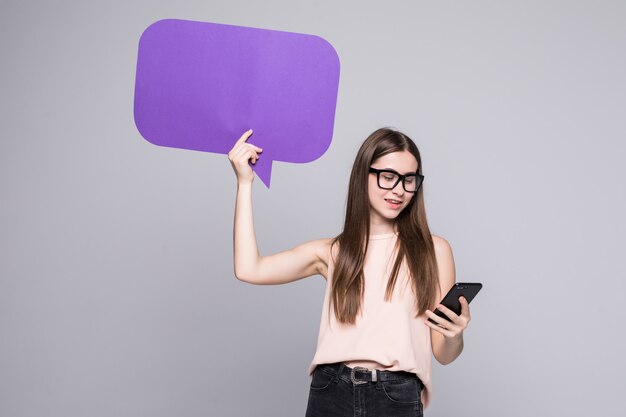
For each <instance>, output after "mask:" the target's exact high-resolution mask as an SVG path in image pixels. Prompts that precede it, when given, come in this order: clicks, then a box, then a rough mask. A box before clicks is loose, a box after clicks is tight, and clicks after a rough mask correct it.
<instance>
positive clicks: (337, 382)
mask: <svg viewBox="0 0 626 417" xmlns="http://www.w3.org/2000/svg"><path fill="white" fill-rule="evenodd" d="M355 369H358V368H355ZM372 373H374V375H372ZM372 379H376V381H375V382H372ZM421 392H422V381H420V379H419V378H418V377H417V375H415V374H410V373H408V372H388V371H372V372H361V371H353V369H352V368H349V367H348V366H346V365H344V364H341V363H336V364H324V365H318V366H317V367H316V368H315V371H314V372H313V378H312V380H311V388H310V390H309V402H308V405H307V410H306V417H422V416H423V410H422V401H421V397H420V395H421Z"/></svg>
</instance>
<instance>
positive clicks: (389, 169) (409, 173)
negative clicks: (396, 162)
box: [378, 168, 417, 175]
mask: <svg viewBox="0 0 626 417" xmlns="http://www.w3.org/2000/svg"><path fill="white" fill-rule="evenodd" d="M378 169H381V170H383V171H392V172H395V173H396V174H400V175H413V174H416V173H417V170H415V171H409V172H407V173H405V174H401V173H400V172H398V171H396V170H395V169H393V168H378Z"/></svg>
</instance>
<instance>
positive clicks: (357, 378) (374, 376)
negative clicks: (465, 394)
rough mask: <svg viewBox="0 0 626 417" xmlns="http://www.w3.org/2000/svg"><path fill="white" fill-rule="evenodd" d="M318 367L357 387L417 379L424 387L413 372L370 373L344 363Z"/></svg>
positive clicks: (376, 370)
mask: <svg viewBox="0 0 626 417" xmlns="http://www.w3.org/2000/svg"><path fill="white" fill-rule="evenodd" d="M317 366H318V367H320V368H325V369H327V370H330V371H332V373H333V374H335V375H338V376H339V377H340V378H342V379H344V380H349V381H352V383H353V384H355V385H360V384H366V383H368V382H376V381H398V380H402V379H417V380H418V381H419V382H420V384H421V385H423V384H422V381H421V380H420V379H419V377H418V376H417V375H415V374H413V373H411V372H405V371H381V370H378V369H372V370H371V371H370V370H369V369H367V368H363V367H361V366H355V367H354V368H350V367H349V366H348V365H346V364H344V363H325V364H321V365H317Z"/></svg>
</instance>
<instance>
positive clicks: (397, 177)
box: [370, 167, 424, 193]
mask: <svg viewBox="0 0 626 417" xmlns="http://www.w3.org/2000/svg"><path fill="white" fill-rule="evenodd" d="M370 173H372V174H376V180H377V181H378V186H379V187H380V188H382V189H383V190H393V189H394V188H396V185H398V183H399V182H400V181H402V188H404V191H406V192H407V193H415V192H417V190H419V188H420V185H422V182H424V176H423V175H421V174H418V173H417V172H416V173H415V174H406V175H402V174H399V173H397V172H396V171H394V170H392V169H376V168H372V167H370Z"/></svg>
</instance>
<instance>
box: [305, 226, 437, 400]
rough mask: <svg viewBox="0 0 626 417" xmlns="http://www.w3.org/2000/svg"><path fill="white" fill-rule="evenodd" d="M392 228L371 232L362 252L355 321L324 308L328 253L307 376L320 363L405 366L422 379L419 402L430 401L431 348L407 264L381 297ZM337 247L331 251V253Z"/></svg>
mask: <svg viewBox="0 0 626 417" xmlns="http://www.w3.org/2000/svg"><path fill="white" fill-rule="evenodd" d="M396 241H397V235H396V234H394V233H390V234H383V235H371V236H370V240H369V246H368V249H367V253H366V255H365V266H364V271H363V272H364V277H365V290H364V294H363V302H362V304H361V314H359V315H357V319H356V324H354V325H350V324H342V323H339V322H338V321H337V319H336V317H335V313H334V310H333V309H332V308H331V309H330V311H329V309H328V306H329V302H330V290H331V287H332V286H331V283H332V276H333V258H332V256H329V262H328V281H327V283H326V296H325V298H324V306H323V309H322V320H321V323H320V330H319V336H318V340H317V350H316V352H315V356H314V357H313V361H312V363H311V366H310V367H309V375H311V374H312V373H313V370H314V369H315V366H317V365H319V364H323V363H335V362H344V363H345V364H346V365H348V366H350V367H355V366H363V367H366V368H368V369H370V370H371V369H380V370H387V371H406V372H412V373H414V374H417V376H419V378H420V379H421V380H422V382H423V383H424V389H423V390H422V398H421V399H422V403H423V405H424V408H425V407H427V406H428V403H429V402H430V393H431V370H432V363H431V357H432V347H431V344H430V328H429V327H428V326H426V325H425V324H424V320H426V316H425V315H421V316H419V317H417V318H416V317H415V314H416V312H417V310H416V308H415V296H414V295H413V290H412V288H411V285H410V282H409V279H408V276H407V273H406V269H405V268H406V265H403V266H402V267H401V268H400V271H399V272H398V278H397V280H396V285H395V287H394V290H393V297H392V298H391V300H390V301H389V302H387V301H385V290H386V288H387V281H388V279H389V275H390V273H391V270H392V268H393V263H394V261H395V251H394V247H395V243H396ZM334 252H336V251H332V250H331V255H333V254H334Z"/></svg>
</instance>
